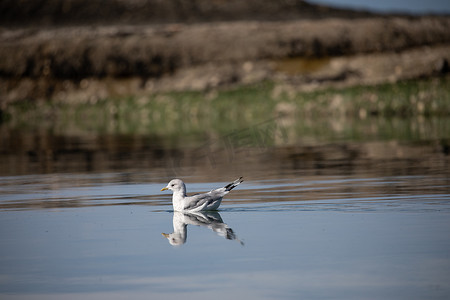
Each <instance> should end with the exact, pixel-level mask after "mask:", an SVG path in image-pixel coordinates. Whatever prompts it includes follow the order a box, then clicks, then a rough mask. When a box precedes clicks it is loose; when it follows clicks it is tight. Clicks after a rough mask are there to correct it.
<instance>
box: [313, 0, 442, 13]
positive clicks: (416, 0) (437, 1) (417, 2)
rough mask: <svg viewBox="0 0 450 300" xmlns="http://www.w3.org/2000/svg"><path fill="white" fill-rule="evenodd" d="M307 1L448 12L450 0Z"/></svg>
mask: <svg viewBox="0 0 450 300" xmlns="http://www.w3.org/2000/svg"><path fill="white" fill-rule="evenodd" d="M309 2H311V3H317V4H326V5H333V6H338V7H345V8H354V9H365V10H371V11H377V12H407V13H414V14H424V13H438V14H443V13H445V14H449V13H450V2H449V1H447V0H429V1H422V0H397V1H391V0H379V1H364V0H309Z"/></svg>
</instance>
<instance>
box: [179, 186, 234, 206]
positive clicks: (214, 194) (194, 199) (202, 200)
mask: <svg viewBox="0 0 450 300" xmlns="http://www.w3.org/2000/svg"><path fill="white" fill-rule="evenodd" d="M226 194H228V191H226V190H225V188H220V189H216V190H212V191H210V192H208V193H204V194H197V195H193V196H190V197H186V198H185V201H186V200H187V201H186V204H185V206H184V209H186V210H190V209H195V208H197V207H201V206H209V205H211V204H212V203H214V202H216V201H218V200H220V199H222V198H223V196H225V195H226Z"/></svg>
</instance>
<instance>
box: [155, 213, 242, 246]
mask: <svg viewBox="0 0 450 300" xmlns="http://www.w3.org/2000/svg"><path fill="white" fill-rule="evenodd" d="M188 225H197V226H205V227H208V228H209V229H211V230H212V231H214V232H215V233H217V234H218V235H220V236H223V237H224V238H226V239H227V240H236V241H237V242H239V243H240V244H241V245H244V243H243V242H242V241H241V240H239V239H238V237H237V236H236V234H235V233H234V231H233V229H231V228H230V227H228V225H227V224H225V223H224V222H223V220H222V217H221V216H220V214H219V213H218V212H215V211H210V212H209V211H208V212H207V211H203V212H184V213H183V212H177V211H176V212H174V213H173V233H170V234H168V233H163V234H162V235H163V236H165V237H166V238H167V239H168V240H169V243H170V244H171V245H173V246H180V245H183V244H184V243H186V239H187V226H188Z"/></svg>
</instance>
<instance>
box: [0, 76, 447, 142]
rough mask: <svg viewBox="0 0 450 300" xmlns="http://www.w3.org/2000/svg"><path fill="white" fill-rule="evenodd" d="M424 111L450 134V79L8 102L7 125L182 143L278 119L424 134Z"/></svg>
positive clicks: (296, 125)
mask: <svg viewBox="0 0 450 300" xmlns="http://www.w3.org/2000/svg"><path fill="white" fill-rule="evenodd" d="M280 115H281V116H282V117H280V118H278V119H276V118H277V117H279V116H280ZM420 118H422V119H423V118H425V119H429V120H431V119H432V120H438V121H433V122H434V123H433V124H434V125H433V126H434V127H433V128H431V132H433V130H437V131H439V132H440V133H436V134H437V135H439V136H443V137H446V136H447V135H448V134H447V133H446V132H450V128H448V123H449V122H448V120H449V119H450V78H440V79H427V80H414V81H406V82H400V83H395V84H382V85H377V86H356V87H351V88H345V89H324V90H318V91H314V92H298V91H296V90H295V89H294V88H292V87H289V86H284V85H278V84H277V83H274V82H264V83H260V84H255V85H251V86H245V87H239V88H234V89H230V90H219V91H209V92H170V93H160V94H154V95H147V96H142V97H127V98H120V99H103V100H100V101H97V102H96V103H93V104H88V103H80V104H73V103H71V104H67V103H63V102H58V101H52V102H47V103H40V104H35V103H31V102H26V103H18V104H11V105H9V106H7V107H6V108H5V109H4V110H3V112H2V119H3V124H1V125H2V126H5V127H9V128H18V129H20V128H23V129H33V130H34V129H36V128H44V129H48V130H52V131H56V132H61V133H64V134H126V135H130V134H131V135H154V136H165V137H166V138H168V140H169V141H172V142H173V143H175V141H178V139H179V137H180V136H183V137H184V138H185V141H186V142H189V141H196V140H203V139H205V138H211V137H214V136H224V135H227V134H229V133H230V132H235V131H237V130H241V129H242V128H252V126H255V124H266V125H267V124H269V123H270V122H272V123H273V124H276V126H278V128H281V127H280V124H283V125H282V126H283V128H284V129H283V130H284V131H283V132H282V135H279V137H281V136H287V137H288V138H292V136H294V137H295V138H305V137H309V136H315V137H317V136H321V137H326V138H328V139H329V138H333V137H336V138H340V137H347V138H352V139H355V140H358V139H364V138H367V136H371V135H373V136H375V137H378V138H379V137H382V138H392V137H395V135H396V134H399V133H401V134H402V135H404V136H405V137H411V138H412V137H417V136H420V135H423V133H421V131H423V128H421V127H420V126H419V125H414V124H416V123H417V120H418V119H420ZM264 122H266V123H264ZM267 122H269V123H267ZM266 125H264V126H266ZM258 126H263V125H258ZM414 126H415V127H414ZM373 127H374V128H376V130H374V132H373V133H372V132H371V129H370V128H373ZM416 127H417V128H416ZM414 128H416V129H414ZM427 132H429V130H428V131H427ZM428 134H429V133H428ZM272 142H273V143H275V140H274V141H272Z"/></svg>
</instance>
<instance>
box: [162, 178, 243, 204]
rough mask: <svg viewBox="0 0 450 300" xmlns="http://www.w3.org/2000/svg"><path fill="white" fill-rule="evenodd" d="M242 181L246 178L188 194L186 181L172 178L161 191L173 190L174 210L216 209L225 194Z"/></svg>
mask: <svg viewBox="0 0 450 300" xmlns="http://www.w3.org/2000/svg"><path fill="white" fill-rule="evenodd" d="M242 181H244V180H243V179H242V177H240V178H239V179H236V180H235V181H233V182H231V183H229V184H227V185H226V186H224V187H222V188H218V189H215V190H211V191H210V192H208V193H203V194H196V195H192V196H187V195H186V185H184V182H183V181H182V180H181V179H172V180H171V181H170V182H169V184H167V186H166V187H165V188H162V189H161V191H165V190H172V191H173V196H172V205H173V210H174V211H205V210H216V209H217V208H218V207H219V206H220V203H221V202H222V198H223V196H225V195H226V194H228V193H229V192H230V191H231V190H232V189H234V188H235V187H236V186H238V185H239V184H240V183H241V182H242Z"/></svg>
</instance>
